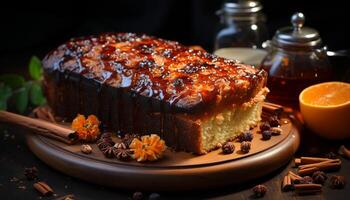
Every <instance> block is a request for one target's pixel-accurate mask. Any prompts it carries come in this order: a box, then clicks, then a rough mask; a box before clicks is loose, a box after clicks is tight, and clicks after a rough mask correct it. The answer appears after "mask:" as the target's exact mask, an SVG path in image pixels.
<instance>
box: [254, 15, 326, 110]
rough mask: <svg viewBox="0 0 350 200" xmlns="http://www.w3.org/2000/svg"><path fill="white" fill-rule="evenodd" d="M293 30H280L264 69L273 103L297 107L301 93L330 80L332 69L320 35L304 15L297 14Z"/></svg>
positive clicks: (270, 43) (289, 28)
mask: <svg viewBox="0 0 350 200" xmlns="http://www.w3.org/2000/svg"><path fill="white" fill-rule="evenodd" d="M291 22H292V25H293V26H292V27H284V28H281V29H279V30H278V31H277V32H276V34H275V36H274V37H273V39H272V41H271V42H268V47H267V48H268V54H267V56H266V57H265V58H264V59H263V61H262V63H261V65H260V66H261V67H262V68H263V69H265V70H266V71H267V72H268V74H269V77H268V81H267V87H268V88H269V89H270V93H269V94H268V96H267V98H268V100H269V101H271V102H275V103H280V104H282V105H287V106H292V107H297V105H298V96H299V93H300V92H301V91H302V90H303V89H304V88H306V87H308V86H310V85H313V84H316V83H320V82H324V81H329V80H331V78H332V73H331V66H330V64H329V60H328V57H327V51H326V47H325V46H323V44H322V41H321V38H320V35H319V33H318V32H317V31H316V30H315V29H312V28H308V27H304V22H305V17H304V15H303V13H295V14H294V15H293V16H292V18H291Z"/></svg>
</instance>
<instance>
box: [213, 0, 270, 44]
mask: <svg viewBox="0 0 350 200" xmlns="http://www.w3.org/2000/svg"><path fill="white" fill-rule="evenodd" d="M261 10H262V5H261V4H260V2H258V1H242V0H241V1H238V2H226V3H224V4H223V6H222V8H221V9H220V10H218V11H217V13H216V14H217V15H219V16H220V22H221V25H222V28H221V29H220V30H219V31H218V33H217V35H216V38H215V45H214V49H215V50H217V49H220V48H225V47H248V48H260V47H261V45H262V43H263V42H265V41H266V40H267V39H268V33H267V28H266V25H265V15H264V14H263V13H262V12H261Z"/></svg>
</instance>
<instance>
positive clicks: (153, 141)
mask: <svg viewBox="0 0 350 200" xmlns="http://www.w3.org/2000/svg"><path fill="white" fill-rule="evenodd" d="M130 149H131V150H132V151H133V152H134V155H133V157H134V159H136V160H137V161H138V162H143V161H155V160H158V159H159V158H160V157H161V156H162V154H163V152H164V151H165V149H166V146H165V142H164V140H162V139H160V137H159V136H158V135H156V134H151V135H149V136H148V135H146V136H142V137H141V140H139V139H138V138H135V139H133V141H132V142H131V144H130Z"/></svg>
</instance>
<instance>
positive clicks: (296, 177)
mask: <svg viewBox="0 0 350 200" xmlns="http://www.w3.org/2000/svg"><path fill="white" fill-rule="evenodd" d="M288 175H289V177H290V179H291V180H292V182H293V183H298V182H299V181H300V180H301V179H302V177H301V176H299V175H297V174H295V173H293V172H292V171H289V172H288Z"/></svg>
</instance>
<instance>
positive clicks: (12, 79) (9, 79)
mask: <svg viewBox="0 0 350 200" xmlns="http://www.w3.org/2000/svg"><path fill="white" fill-rule="evenodd" d="M0 82H2V83H4V84H5V85H8V86H10V87H11V88H12V89H17V88H20V87H22V86H23V85H24V83H25V80H24V78H23V77H22V76H20V75H18V74H3V75H0Z"/></svg>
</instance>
